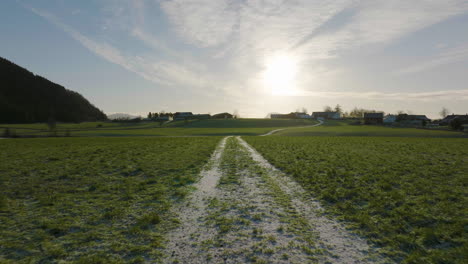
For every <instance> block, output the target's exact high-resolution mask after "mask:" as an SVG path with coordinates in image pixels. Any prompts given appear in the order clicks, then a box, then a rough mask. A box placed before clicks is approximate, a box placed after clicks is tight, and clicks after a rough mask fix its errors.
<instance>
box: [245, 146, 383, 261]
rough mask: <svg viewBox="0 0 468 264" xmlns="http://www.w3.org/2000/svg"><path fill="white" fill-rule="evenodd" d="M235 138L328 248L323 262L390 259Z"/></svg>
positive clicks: (249, 147) (253, 150)
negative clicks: (325, 212)
mask: <svg viewBox="0 0 468 264" xmlns="http://www.w3.org/2000/svg"><path fill="white" fill-rule="evenodd" d="M237 139H238V140H239V141H240V143H241V145H242V146H243V147H245V148H246V149H247V150H248V151H249V153H250V155H251V157H252V159H253V160H254V161H255V162H256V163H257V164H258V165H259V166H261V167H262V168H264V169H266V170H267V173H268V178H269V179H270V185H273V186H277V187H279V189H280V190H281V191H282V192H284V193H285V194H286V195H287V196H288V197H289V198H290V200H291V203H292V205H293V207H294V208H295V210H296V211H297V212H300V213H301V215H303V216H304V217H305V218H306V219H307V220H308V222H309V224H310V225H311V226H313V227H314V229H315V231H316V232H317V233H318V236H319V238H320V241H321V243H322V246H323V247H324V248H325V249H326V250H327V251H328V252H329V254H327V255H328V256H327V260H325V261H326V262H327V263H391V261H390V260H387V259H384V258H383V257H382V256H379V255H378V254H377V253H376V249H375V248H372V247H370V246H369V245H368V243H367V241H366V240H364V239H363V238H361V237H359V236H357V235H355V234H352V233H351V232H349V231H348V230H346V228H345V227H344V226H343V225H342V224H341V223H339V222H337V221H335V220H332V219H329V218H327V217H326V216H324V215H323V209H322V207H321V205H320V203H319V202H318V201H317V200H314V199H313V198H312V197H310V196H309V195H307V193H306V192H305V190H304V189H303V188H302V187H301V186H300V185H299V184H297V183H296V182H295V181H293V180H292V179H290V178H289V177H288V176H286V175H285V174H284V173H282V172H281V171H279V170H278V169H276V168H275V167H274V166H273V165H271V164H270V163H269V162H268V161H267V160H266V159H265V158H263V157H262V155H261V154H259V153H258V152H257V151H256V150H255V149H254V148H253V147H252V146H250V145H249V144H248V143H247V142H245V141H244V140H243V139H241V138H240V137H237Z"/></svg>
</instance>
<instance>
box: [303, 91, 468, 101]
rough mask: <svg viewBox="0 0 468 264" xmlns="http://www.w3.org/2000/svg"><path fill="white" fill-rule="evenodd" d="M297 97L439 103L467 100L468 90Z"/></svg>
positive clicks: (326, 94) (325, 94) (332, 94)
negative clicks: (440, 101)
mask: <svg viewBox="0 0 468 264" xmlns="http://www.w3.org/2000/svg"><path fill="white" fill-rule="evenodd" d="M296 96H311V97H323V98H356V99H379V100H396V101H437V100H466V99H468V90H446V91H434V92H408V93H385V92H374V91H372V92H365V91H363V92H314V91H299V92H297V93H296Z"/></svg>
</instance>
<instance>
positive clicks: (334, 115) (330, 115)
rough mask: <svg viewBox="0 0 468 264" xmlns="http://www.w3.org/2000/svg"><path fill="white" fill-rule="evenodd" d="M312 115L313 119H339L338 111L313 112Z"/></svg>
mask: <svg viewBox="0 0 468 264" xmlns="http://www.w3.org/2000/svg"><path fill="white" fill-rule="evenodd" d="M312 117H313V118H315V119H340V118H341V114H340V113H339V112H313V113H312Z"/></svg>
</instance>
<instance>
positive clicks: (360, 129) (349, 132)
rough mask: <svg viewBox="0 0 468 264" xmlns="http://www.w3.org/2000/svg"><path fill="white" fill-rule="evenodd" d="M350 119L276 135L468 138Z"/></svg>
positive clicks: (326, 122) (454, 133)
mask: <svg viewBox="0 0 468 264" xmlns="http://www.w3.org/2000/svg"><path fill="white" fill-rule="evenodd" d="M351 123H352V122H349V121H325V123H324V124H323V125H321V126H317V127H308V128H291V129H287V130H283V131H279V132H277V133H275V134H274V135H276V136H360V137H363V136H364V137H367V136H373V137H437V138H468V134H467V133H463V132H456V131H449V130H439V129H422V128H396V127H395V128H393V127H386V126H372V125H351Z"/></svg>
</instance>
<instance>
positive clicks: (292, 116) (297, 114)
mask: <svg viewBox="0 0 468 264" xmlns="http://www.w3.org/2000/svg"><path fill="white" fill-rule="evenodd" d="M271 118H272V119H277V118H287V119H298V118H305V119H306V118H312V117H311V116H310V115H308V114H307V113H302V112H291V113H289V114H271Z"/></svg>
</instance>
